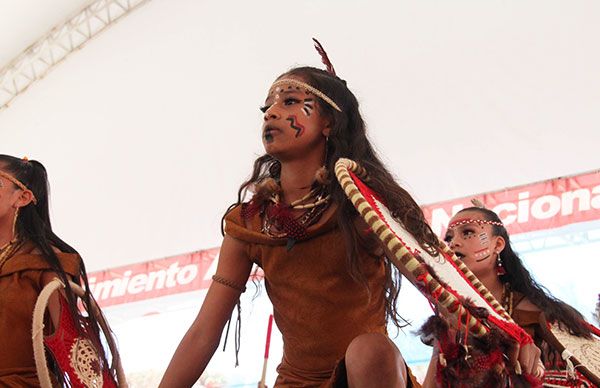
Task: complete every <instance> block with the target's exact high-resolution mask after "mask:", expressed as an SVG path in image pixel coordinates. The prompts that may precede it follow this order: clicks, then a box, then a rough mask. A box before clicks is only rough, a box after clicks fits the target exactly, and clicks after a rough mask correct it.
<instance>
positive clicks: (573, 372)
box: [540, 314, 600, 387]
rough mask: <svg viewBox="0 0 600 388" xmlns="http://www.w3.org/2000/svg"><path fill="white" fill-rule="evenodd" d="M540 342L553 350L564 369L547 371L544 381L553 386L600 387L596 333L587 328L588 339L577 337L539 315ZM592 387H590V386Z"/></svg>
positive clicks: (599, 363) (599, 350)
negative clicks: (542, 339)
mask: <svg viewBox="0 0 600 388" xmlns="http://www.w3.org/2000/svg"><path fill="white" fill-rule="evenodd" d="M540 327H541V328H542V335H543V336H544V340H545V341H546V342H548V344H550V346H552V348H553V349H555V350H557V351H558V352H559V353H560V355H561V358H562V359H563V361H564V362H565V364H566V368H565V370H562V369H561V370H557V371H554V370H547V371H546V376H545V377H544V382H545V383H546V382H547V383H552V384H553V385H554V386H557V387H572V386H577V387H592V386H596V387H600V337H599V335H600V330H598V329H597V328H595V327H593V326H591V329H592V338H590V339H588V338H582V337H577V336H575V335H573V334H571V333H569V332H568V331H567V330H564V329H563V328H561V327H560V326H559V325H557V324H551V323H549V322H548V321H547V320H546V317H545V315H544V314H540ZM592 384H593V385H592Z"/></svg>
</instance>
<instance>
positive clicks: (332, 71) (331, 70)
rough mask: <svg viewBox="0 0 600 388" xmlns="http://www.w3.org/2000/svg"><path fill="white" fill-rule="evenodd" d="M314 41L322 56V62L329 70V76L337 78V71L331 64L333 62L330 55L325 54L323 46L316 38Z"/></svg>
mask: <svg viewBox="0 0 600 388" xmlns="http://www.w3.org/2000/svg"><path fill="white" fill-rule="evenodd" d="M312 40H313V42H315V49H316V50H317V52H318V53H319V55H320V56H321V62H323V64H324V65H325V67H326V68H327V72H328V73H329V74H331V75H333V76H335V75H336V74H335V69H334V68H333V65H332V64H331V61H330V60H329V55H327V53H326V52H325V49H324V48H323V45H322V44H321V43H320V42H319V41H318V40H317V39H315V38H312Z"/></svg>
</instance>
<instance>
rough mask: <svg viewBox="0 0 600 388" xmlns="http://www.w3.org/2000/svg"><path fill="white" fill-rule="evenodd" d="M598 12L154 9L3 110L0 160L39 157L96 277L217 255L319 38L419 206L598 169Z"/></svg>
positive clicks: (451, 6) (63, 220)
mask: <svg viewBox="0 0 600 388" xmlns="http://www.w3.org/2000/svg"><path fill="white" fill-rule="evenodd" d="M77 3H78V2H77ZM0 4H1V6H2V7H3V8H6V7H7V5H6V4H7V2H6V1H4V2H2V3H0ZM9 6H10V5H9ZM3 11H4V10H2V9H0V14H3ZM25 16H26V15H18V17H23V18H25ZM599 19H600V3H598V2H595V1H569V2H564V1H549V0H544V1H530V0H528V1H485V2H481V1H453V2H440V1H389V2H374V1H370V2H366V1H358V0H352V1H328V2H323V1H316V0H308V1H303V2H295V3H288V2H281V1H274V0H273V1H254V2H241V1H239V2H234V1H194V0H169V1H167V0H153V1H151V2H150V3H148V4H147V5H145V6H143V7H142V8H140V9H139V10H137V11H136V12H134V13H133V14H132V15H130V16H128V17H127V18H125V19H124V20H123V21H121V22H119V23H117V24H116V25H115V26H114V27H112V28H111V29H109V30H108V31H107V32H105V33H103V34H102V35H100V36H99V37H98V38H96V39H94V40H93V41H92V42H90V43H89V44H88V45H87V46H86V47H84V49H83V50H81V51H80V52H77V53H75V54H73V55H72V56H71V57H69V58H68V59H67V60H66V61H65V62H64V63H62V64H61V65H59V66H58V67H57V68H56V69H54V70H53V71H52V72H51V73H50V74H49V75H48V76H47V77H46V78H45V79H43V80H42V81H41V82H39V83H37V84H35V85H34V86H33V87H31V88H30V90H28V91H27V92H26V93H24V94H23V95H22V96H20V97H18V98H17V99H16V100H15V101H14V102H13V104H12V106H10V107H9V108H8V109H6V110H3V111H0V139H1V140H0V152H2V153H9V154H14V155H19V156H20V155H28V156H29V157H30V158H36V159H39V160H41V161H43V162H45V164H46V165H47V167H48V169H49V173H50V177H51V180H52V187H53V217H54V224H55V228H56V229H57V232H58V233H59V234H60V235H61V236H63V237H64V238H65V239H66V240H67V241H69V242H71V243H72V244H73V245H74V246H75V247H77V248H78V249H79V250H80V251H81V253H82V255H83V256H84V258H85V259H86V261H87V263H88V269H90V270H95V269H100V268H106V267H110V266H116V265H122V264H126V263H130V262H138V261H144V260H148V259H152V258H157V257H162V256H168V255H173V254H176V253H181V252H187V251H193V250H197V249H202V248H208V247H212V246H217V245H218V244H219V242H220V233H219V223H220V217H221V214H222V213H223V211H224V210H225V208H226V207H227V205H228V204H229V203H231V202H233V201H234V199H235V192H236V190H237V187H238V185H239V184H240V182H241V181H242V180H243V179H244V178H245V177H246V176H247V175H248V173H249V172H250V166H251V163H252V161H253V159H254V158H255V156H256V155H258V154H260V152H261V144H260V135H259V128H260V120H261V115H260V113H259V111H258V109H257V108H258V106H260V105H261V103H262V102H263V100H264V97H265V91H266V90H267V88H268V86H269V85H270V83H271V82H272V80H273V79H274V78H275V77H276V76H277V75H278V74H280V73H281V72H283V71H285V70H286V69H288V68H289V67H291V66H293V65H296V64H309V65H315V66H319V58H318V56H317V54H316V53H315V52H314V50H313V48H312V45H311V41H310V38H311V37H312V36H316V37H318V38H319V39H320V40H321V41H322V42H323V44H324V45H325V47H326V49H327V50H328V51H329V54H330V56H331V58H332V61H333V63H334V65H335V66H336V69H337V71H338V73H339V74H340V75H341V76H342V77H343V78H346V79H347V80H348V84H349V86H350V87H351V89H352V90H354V92H355V93H356V94H357V96H358V98H359V100H360V101H361V102H362V111H363V113H364V115H365V117H366V120H367V123H368V124H369V128H370V135H371V138H372V139H373V140H374V142H375V143H376V145H377V146H378V148H379V150H380V151H381V153H382V154H383V155H384V159H385V160H386V161H387V162H388V164H389V166H390V168H391V169H392V170H393V171H394V172H395V173H396V174H397V176H398V177H399V179H400V180H401V181H402V182H403V184H404V185H406V186H407V188H408V189H409V190H410V191H411V192H412V193H414V195H415V197H416V198H417V200H418V201H419V202H421V203H427V202H434V201H440V200H445V199H449V198H453V197H458V196H463V195H468V194H472V193H477V192H482V191H488V190H494V189H498V188H501V187H504V186H514V185H517V184H523V183H529V182H532V181H536V180H541V179H546V178H551V177H556V176H561V175H568V174H574V173H578V172H582V171H587V170H592V169H596V168H598V166H599V165H600V154H599V153H598V152H597V147H598V145H599V144H600V130H599V128H598V126H599V125H598V124H599V123H600V109H599V108H600V72H599V71H598V69H599V68H600V53H599V51H598V49H597V48H598V36H600V25H599V24H598V23H597V20H599ZM30 21H31V20H29V19H27V20H25V19H24V20H18V21H14V22H15V23H17V24H18V23H20V24H27V23H28V22H30ZM3 39H6V38H3ZM0 47H2V46H0ZM3 58H4V57H3Z"/></svg>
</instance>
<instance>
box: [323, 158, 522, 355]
mask: <svg viewBox="0 0 600 388" xmlns="http://www.w3.org/2000/svg"><path fill="white" fill-rule="evenodd" d="M335 173H336V177H337V179H338V181H339V183H340V185H341V186H342V188H343V189H344V191H345V193H346V195H347V196H348V198H349V199H350V201H351V202H352V203H353V204H354V207H355V208H356V209H357V211H358V213H359V214H360V215H361V217H362V218H363V219H364V220H365V222H366V223H367V224H368V225H369V227H370V228H371V230H372V231H373V232H374V233H375V234H376V235H377V237H378V238H379V239H380V240H381V242H382V243H383V244H384V246H385V247H386V248H387V249H388V251H389V252H391V253H392V255H393V256H392V257H390V259H391V260H392V262H393V264H394V265H395V266H396V267H398V268H399V269H400V270H401V271H402V272H409V273H411V274H412V275H413V277H414V279H410V278H409V280H410V281H411V282H413V283H415V284H414V285H415V286H416V287H417V288H418V289H419V290H420V291H421V293H422V294H423V295H424V296H425V297H427V299H428V300H429V301H430V302H432V303H433V304H435V305H436V306H442V307H443V309H442V310H441V311H447V312H448V313H449V314H451V315H453V317H450V318H452V319H450V321H454V322H458V323H459V324H464V325H465V327H466V330H468V331H469V332H470V333H471V334H473V335H475V336H478V337H481V336H484V335H486V334H487V333H488V332H489V327H488V324H489V323H491V324H493V325H495V326H496V327H497V328H498V329H499V330H501V331H502V332H504V333H506V335H508V336H509V337H511V338H513V339H514V340H515V341H516V342H517V343H519V344H521V345H523V344H528V343H531V342H532V339H531V337H530V336H529V335H528V334H527V333H526V332H525V331H524V330H523V329H522V328H521V327H519V326H518V325H516V324H515V323H514V321H513V320H512V319H511V317H510V316H509V315H508V313H507V312H506V311H505V310H504V308H502V305H501V304H500V303H498V301H497V300H496V299H495V298H494V297H493V296H492V294H491V293H490V292H489V291H488V290H487V289H486V288H485V287H484V286H483V284H481V282H480V281H479V280H478V279H477V278H476V277H475V275H473V273H472V272H471V271H470V270H469V269H468V268H467V267H466V266H465V265H464V264H463V263H462V262H461V261H460V260H459V259H458V258H457V257H456V256H455V255H454V254H453V253H452V251H450V249H449V248H448V247H447V246H446V245H445V244H444V243H443V242H442V241H439V248H438V251H439V254H438V255H433V254H431V253H429V252H428V250H427V249H424V248H423V247H421V245H420V244H419V243H418V242H417V240H416V239H415V238H414V237H413V236H412V234H411V233H409V232H408V231H407V230H406V228H405V227H404V226H403V225H402V224H401V223H400V222H399V221H398V220H396V219H395V218H394V217H393V216H392V215H391V213H390V211H389V209H388V207H387V206H386V204H385V203H383V201H382V199H381V197H380V196H379V195H378V194H377V193H375V192H373V191H372V190H371V189H370V188H369V187H368V185H367V184H365V182H366V183H368V180H369V177H368V176H367V174H366V171H365V170H364V169H363V168H362V167H360V166H359V165H358V164H357V163H355V162H354V161H352V160H349V159H343V158H342V159H339V160H338V161H337V163H336V166H335ZM467 304H469V305H467ZM472 306H476V307H478V308H483V309H485V311H486V312H487V318H486V321H487V323H483V322H481V320H479V319H478V318H477V317H474V316H473V315H472V314H471V313H470V311H471V307H472Z"/></svg>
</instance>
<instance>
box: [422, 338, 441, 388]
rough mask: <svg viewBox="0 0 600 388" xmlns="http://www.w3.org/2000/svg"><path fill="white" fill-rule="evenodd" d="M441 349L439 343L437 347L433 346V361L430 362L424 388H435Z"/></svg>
mask: <svg viewBox="0 0 600 388" xmlns="http://www.w3.org/2000/svg"><path fill="white" fill-rule="evenodd" d="M439 354H440V351H439V348H438V344H437V341H436V342H435V345H433V351H432V352H431V360H429V366H428V367H427V374H426V375H425V379H424V380H423V385H422V387H423V388H435V387H436V385H437V384H436V380H435V375H436V374H437V362H438V358H439Z"/></svg>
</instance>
